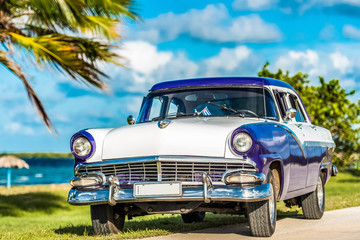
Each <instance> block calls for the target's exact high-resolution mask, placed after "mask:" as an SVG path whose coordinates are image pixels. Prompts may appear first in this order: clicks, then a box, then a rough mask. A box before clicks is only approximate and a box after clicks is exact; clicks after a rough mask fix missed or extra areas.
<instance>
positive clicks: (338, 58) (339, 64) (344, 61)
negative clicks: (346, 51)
mask: <svg viewBox="0 0 360 240" xmlns="http://www.w3.org/2000/svg"><path fill="white" fill-rule="evenodd" d="M330 59H331V61H332V65H333V67H334V68H335V69H337V70H339V71H340V72H341V73H342V74H345V73H348V72H351V71H352V69H351V62H350V60H349V59H348V58H347V57H346V56H344V55H342V54H341V53H340V52H339V51H337V52H334V53H332V54H330Z"/></svg>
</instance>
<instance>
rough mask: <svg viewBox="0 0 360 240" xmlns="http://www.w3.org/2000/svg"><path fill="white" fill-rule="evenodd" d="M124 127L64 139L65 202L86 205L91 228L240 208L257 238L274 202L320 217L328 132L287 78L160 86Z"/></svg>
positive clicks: (272, 215) (267, 228)
mask: <svg viewBox="0 0 360 240" xmlns="http://www.w3.org/2000/svg"><path fill="white" fill-rule="evenodd" d="M127 120H128V123H129V125H128V126H123V127H119V128H111V129H110V128H109V129H86V130H82V131H80V132H78V133H76V134H75V135H74V136H73V137H72V138H71V150H72V152H73V154H74V156H75V176H74V177H73V178H72V179H71V181H70V183H71V185H72V189H71V190H70V192H69V196H68V202H69V203H70V204H73V205H90V206H91V218H92V224H93V228H94V231H95V233H96V234H110V233H118V232H120V231H122V229H123V226H124V222H125V216H126V215H127V216H128V218H129V219H131V218H132V217H135V216H141V215H145V214H155V213H171V214H181V216H182V218H183V220H184V222H185V223H191V222H194V221H195V222H198V221H203V219H204V217H205V213H206V212H215V213H221V214H245V215H246V216H247V217H248V219H249V225H250V229H251V232H252V234H253V235H254V236H271V235H272V234H273V233H274V231H275V226H276V202H277V201H285V202H286V204H287V205H288V206H291V205H299V206H301V207H302V209H303V213H304V217H305V218H309V219H319V218H321V217H322V215H323V213H324V205H325V194H324V185H325V183H326V182H327V181H328V180H329V178H330V176H331V175H336V173H337V170H336V167H335V166H333V165H332V152H333V150H334V148H335V144H334V141H333V139H332V137H331V134H330V132H329V131H328V130H327V129H324V128H322V127H319V126H315V125H313V124H312V123H311V121H310V118H309V116H308V114H307V112H306V109H305V106H304V105H303V103H302V101H301V98H300V96H299V95H298V94H297V92H296V91H295V90H294V88H292V87H291V86H290V85H289V84H287V83H285V82H282V81H279V80H275V79H269V78H257V77H255V78H243V77H235V78H202V79H186V80H177V81H169V82H162V83H158V84H156V85H154V86H153V87H152V88H151V89H150V91H149V93H148V95H147V96H146V97H144V101H143V104H142V106H141V110H140V113H139V116H138V118H137V121H136V120H135V118H133V117H132V116H129V117H128V119H127Z"/></svg>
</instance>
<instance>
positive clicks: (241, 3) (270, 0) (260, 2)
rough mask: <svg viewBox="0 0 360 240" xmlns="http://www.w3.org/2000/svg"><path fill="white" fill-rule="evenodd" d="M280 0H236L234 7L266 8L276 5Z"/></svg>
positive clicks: (243, 8) (242, 8)
mask: <svg viewBox="0 0 360 240" xmlns="http://www.w3.org/2000/svg"><path fill="white" fill-rule="evenodd" d="M278 2H279V0H235V1H234V2H233V3H232V7H233V8H234V9H235V10H253V11H259V10H265V9H269V8H271V7H273V6H275V5H276V4H277V3H278Z"/></svg>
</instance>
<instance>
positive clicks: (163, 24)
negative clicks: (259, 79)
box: [136, 4, 281, 43]
mask: <svg viewBox="0 0 360 240" xmlns="http://www.w3.org/2000/svg"><path fill="white" fill-rule="evenodd" d="M182 34H187V35H189V36H191V37H193V38H197V39H202V40H206V41H212V42H234V43H242V42H244V43H245V42H249V43H261V42H277V41H280V40H281V32H280V30H279V28H278V27H277V25H275V24H272V23H267V22H265V21H264V20H263V19H262V18H261V17H260V16H259V15H257V14H252V15H248V16H240V17H237V18H233V17H231V16H230V14H229V12H228V10H227V9H226V7H225V6H224V5H223V4H216V5H208V6H207V7H206V8H205V9H201V10H198V9H191V10H189V11H188V12H185V13H183V14H174V13H172V12H170V13H166V14H162V15H159V16H158V17H157V18H153V19H149V20H145V24H144V25H143V26H142V27H140V29H139V31H138V32H137V33H136V38H137V39H143V40H146V41H150V42H152V43H159V42H165V41H171V40H174V39H176V38H177V37H179V36H180V35H182Z"/></svg>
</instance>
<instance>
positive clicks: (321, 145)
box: [304, 141, 336, 147]
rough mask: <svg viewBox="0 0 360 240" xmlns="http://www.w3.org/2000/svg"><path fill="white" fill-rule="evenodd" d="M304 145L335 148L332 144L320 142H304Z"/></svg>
mask: <svg viewBox="0 0 360 240" xmlns="http://www.w3.org/2000/svg"><path fill="white" fill-rule="evenodd" d="M304 145H305V146H306V147H335V146H336V145H335V143H333V142H320V141H305V142H304Z"/></svg>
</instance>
